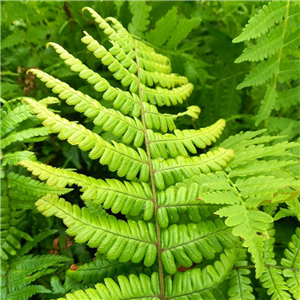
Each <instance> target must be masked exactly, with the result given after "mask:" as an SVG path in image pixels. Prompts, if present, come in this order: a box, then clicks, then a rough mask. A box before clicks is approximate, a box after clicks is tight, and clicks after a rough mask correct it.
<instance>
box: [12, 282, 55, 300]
mask: <svg viewBox="0 0 300 300" xmlns="http://www.w3.org/2000/svg"><path fill="white" fill-rule="evenodd" d="M38 293H42V294H45V293H51V290H49V289H46V288H45V287H44V286H42V285H30V286H26V287H24V288H22V289H20V290H16V291H13V292H11V293H9V299H10V300H27V299H29V298H30V297H31V296H33V295H35V294H38Z"/></svg>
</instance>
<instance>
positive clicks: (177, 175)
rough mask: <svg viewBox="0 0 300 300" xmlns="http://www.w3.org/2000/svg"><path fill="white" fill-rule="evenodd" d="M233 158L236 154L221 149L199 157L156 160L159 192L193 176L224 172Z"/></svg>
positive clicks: (155, 180)
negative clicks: (223, 169)
mask: <svg viewBox="0 0 300 300" xmlns="http://www.w3.org/2000/svg"><path fill="white" fill-rule="evenodd" d="M233 157H234V152H233V151H232V150H230V149H224V148H219V149H217V150H214V151H209V152H208V153H206V154H201V155H200V156H198V157H196V156H194V157H188V158H185V157H182V156H178V157H177V158H176V159H167V160H161V159H154V160H152V165H153V169H154V170H155V172H154V182H155V185H156V187H157V188H158V189H159V190H163V189H164V188H165V186H170V185H174V184H175V182H179V181H182V180H184V179H185V178H190V177H192V176H193V175H197V174H200V173H209V172H211V171H219V170H222V168H225V167H226V166H227V164H228V162H229V161H230V160H231V159H232V158H233Z"/></svg>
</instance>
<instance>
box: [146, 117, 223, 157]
mask: <svg viewBox="0 0 300 300" xmlns="http://www.w3.org/2000/svg"><path fill="white" fill-rule="evenodd" d="M224 127H225V121H224V120H223V119H221V120H219V121H217V122H216V123H215V124H213V125H211V126H209V127H206V128H202V129H199V130H183V131H181V130H175V131H174V134H165V135H162V134H159V133H154V132H153V131H151V130H148V131H147V135H148V139H149V141H150V142H151V143H150V151H151V156H152V157H153V158H158V157H163V158H167V157H168V156H171V157H177V156H184V157H188V156H189V155H188V152H187V151H186V149H187V150H188V151H190V152H191V153H193V154H196V153H197V149H196V147H197V148H201V149H204V148H206V146H209V145H211V143H212V142H216V139H217V138H219V137H220V135H221V133H222V131H223V129H224Z"/></svg>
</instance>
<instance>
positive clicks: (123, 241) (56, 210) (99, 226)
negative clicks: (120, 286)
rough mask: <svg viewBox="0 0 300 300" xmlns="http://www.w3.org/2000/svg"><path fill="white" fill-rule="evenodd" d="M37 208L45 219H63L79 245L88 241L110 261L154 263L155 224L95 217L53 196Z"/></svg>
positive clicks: (155, 250)
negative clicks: (52, 216)
mask: <svg viewBox="0 0 300 300" xmlns="http://www.w3.org/2000/svg"><path fill="white" fill-rule="evenodd" d="M36 206H37V208H38V210H39V211H41V212H42V213H43V214H44V215H45V216H51V215H55V216H57V217H59V218H61V219H63V221H64V223H65V224H66V226H67V227H68V229H67V233H68V234H69V235H71V236H74V235H75V236H76V237H75V240H76V241H77V242H78V243H84V242H87V241H88V245H89V246H90V247H94V248H98V251H99V252H100V253H106V254H107V258H108V259H110V260H116V259H118V260H119V261H120V262H126V261H129V260H131V261H133V262H135V263H138V262H140V261H141V260H144V264H145V265H146V266H151V265H152V264H153V263H154V262H155V259H156V253H157V248H156V245H155V242H156V233H155V228H154V225H153V224H152V223H145V222H142V221H139V222H135V221H131V220H128V222H125V221H122V220H117V219H116V218H115V217H113V216H108V217H105V216H103V215H102V216H99V217H98V218H96V217H95V216H93V215H91V214H90V212H89V210H88V209H86V208H83V209H80V208H79V207H78V206H76V205H73V206H72V205H71V204H70V203H68V202H66V201H65V200H64V199H61V198H60V199H59V198H58V197H57V196H54V195H48V196H45V197H43V198H41V199H40V200H38V201H37V203H36Z"/></svg>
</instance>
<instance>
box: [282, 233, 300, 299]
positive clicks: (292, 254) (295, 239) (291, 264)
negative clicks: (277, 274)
mask: <svg viewBox="0 0 300 300" xmlns="http://www.w3.org/2000/svg"><path fill="white" fill-rule="evenodd" d="M284 256H285V258H283V259H282V260H281V265H282V266H284V267H285V268H286V269H285V270H283V276H284V277H286V278H288V279H287V285H288V287H289V291H290V292H291V294H292V295H293V296H294V297H295V298H296V299H297V298H299V297H300V284H299V282H300V271H299V270H300V263H299V262H300V229H299V228H297V229H296V232H295V234H294V235H293V236H292V241H291V242H290V243H289V246H288V249H286V250H285V252H284Z"/></svg>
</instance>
